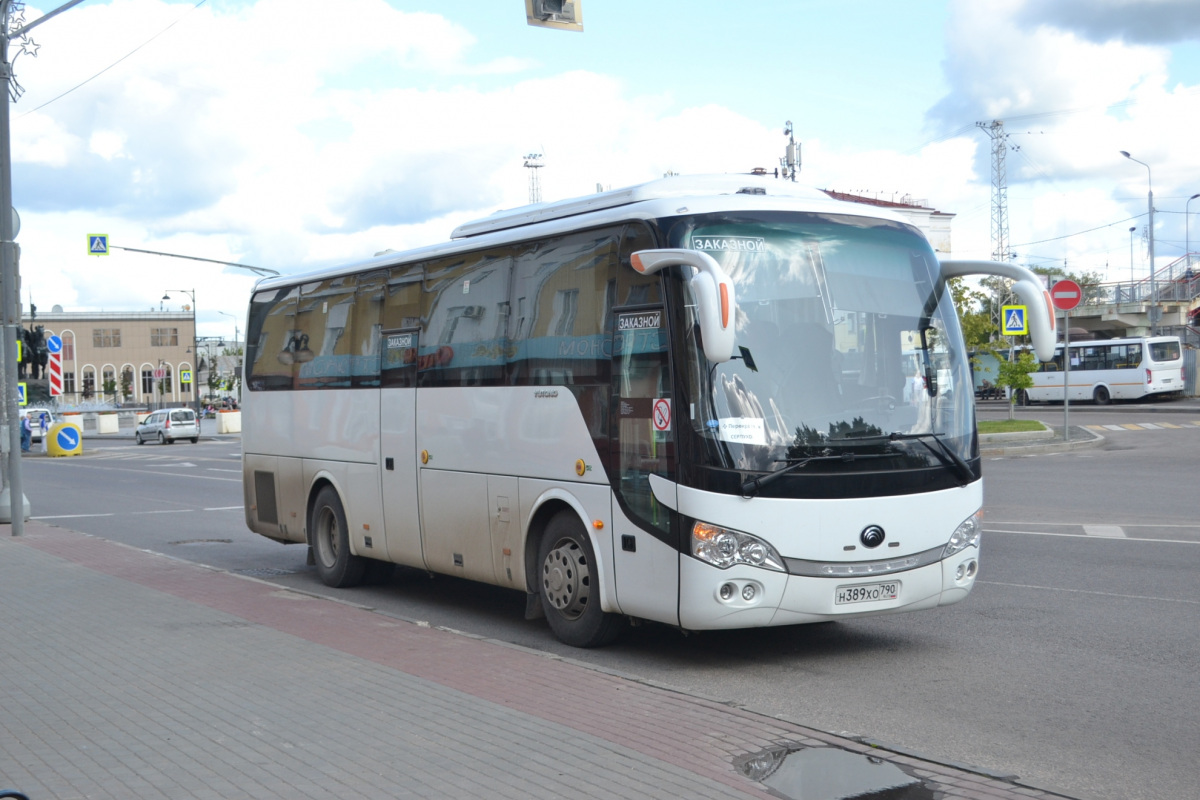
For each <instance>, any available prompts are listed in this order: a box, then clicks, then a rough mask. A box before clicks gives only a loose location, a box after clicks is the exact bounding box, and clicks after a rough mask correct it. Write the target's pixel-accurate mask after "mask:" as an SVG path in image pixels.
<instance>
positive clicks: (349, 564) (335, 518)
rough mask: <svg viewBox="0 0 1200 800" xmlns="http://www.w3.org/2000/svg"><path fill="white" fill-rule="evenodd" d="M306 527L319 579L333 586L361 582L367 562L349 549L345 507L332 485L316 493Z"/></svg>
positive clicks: (341, 586) (348, 531) (338, 587)
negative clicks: (310, 534) (309, 532)
mask: <svg viewBox="0 0 1200 800" xmlns="http://www.w3.org/2000/svg"><path fill="white" fill-rule="evenodd" d="M309 530H311V531H312V549H313V556H314V560H315V561H316V562H317V575H318V576H320V578H321V581H322V582H323V583H324V584H325V585H326V586H332V587H334V588H337V589H342V588H346V587H349V586H357V585H359V584H360V583H362V580H363V575H364V574H365V572H366V569H367V562H366V559H364V558H361V557H359V556H356V555H353V554H352V553H351V552H350V529H349V527H348V526H347V525H346V511H345V509H343V508H342V501H341V498H339V497H338V493H337V492H336V491H335V490H334V488H333V487H332V486H326V487H325V488H323V489H321V491H320V492H319V493H318V494H317V502H316V503H315V504H314V505H313V510H312V522H311V526H310V528H309Z"/></svg>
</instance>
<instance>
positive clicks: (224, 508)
mask: <svg viewBox="0 0 1200 800" xmlns="http://www.w3.org/2000/svg"><path fill="white" fill-rule="evenodd" d="M243 509H245V506H221V507H220V508H202V509H200V510H201V511H242V510H243Z"/></svg>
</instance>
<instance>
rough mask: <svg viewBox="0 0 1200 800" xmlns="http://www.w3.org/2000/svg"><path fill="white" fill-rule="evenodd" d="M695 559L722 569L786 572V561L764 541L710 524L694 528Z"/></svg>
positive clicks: (698, 523)
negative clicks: (739, 566) (738, 566)
mask: <svg viewBox="0 0 1200 800" xmlns="http://www.w3.org/2000/svg"><path fill="white" fill-rule="evenodd" d="M692 555H694V556H695V557H696V558H698V559H700V560H701V561H706V562H708V563H709V564H712V565H713V566H714V567H719V568H721V569H728V568H729V567H732V566H733V565H734V564H747V565H749V566H751V567H762V568H763V569H773V570H777V571H778V572H786V569H785V567H784V566H783V559H782V558H780V557H779V554H778V553H776V552H775V548H774V547H771V545H769V544H767V543H766V542H764V541H763V540H762V539H760V538H758V537H757V536H751V535H750V534H748V533H742V532H741V531H731V530H729V529H728V528H722V527H719V526H717V525H709V524H708V523H707V522H697V523H695V524H694V525H692Z"/></svg>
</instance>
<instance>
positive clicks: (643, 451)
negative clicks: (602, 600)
mask: <svg viewBox="0 0 1200 800" xmlns="http://www.w3.org/2000/svg"><path fill="white" fill-rule="evenodd" d="M616 322H617V324H616V332H615V333H614V334H613V365H612V381H613V387H612V389H613V397H612V414H611V417H610V419H611V424H612V426H613V436H612V453H611V456H610V457H611V459H612V467H613V469H615V470H616V481H615V486H614V487H613V488H614V496H615V498H616V500H615V502H614V505H615V506H616V507H615V508H614V509H613V550H614V552H613V571H614V573H615V575H616V584H617V603H618V604H619V605H620V606H621V612H622V613H624V614H630V615H632V616H639V617H646V618H648V619H656V620H660V621H669V620H672V619H674V620H676V621H677V620H678V609H679V549H678V547H677V546H676V545H675V543H674V539H673V534H672V531H671V514H670V512H669V510H668V509H667V508H666V507H664V506H663V505H661V504H660V503H659V502H658V501H657V499H655V497H654V494H653V492H652V491H651V488H650V476H651V475H661V476H662V477H664V478H667V479H668V480H674V478H675V452H674V448H675V437H674V429H675V420H674V413H673V406H672V397H671V376H670V366H669V360H668V356H667V330H666V314H665V312H664V311H663V309H662V308H661V307H658V308H651V309H645V310H637V311H618V312H617V314H616Z"/></svg>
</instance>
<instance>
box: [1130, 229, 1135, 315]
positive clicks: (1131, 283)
mask: <svg viewBox="0 0 1200 800" xmlns="http://www.w3.org/2000/svg"><path fill="white" fill-rule="evenodd" d="M1136 230H1137V225H1131V226H1130V228H1129V284H1130V286H1129V291H1130V295H1129V297H1130V299H1133V294H1132V292H1133V283H1134V281H1135V280H1136V279H1135V278H1134V277H1133V232H1134V231H1136Z"/></svg>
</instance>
